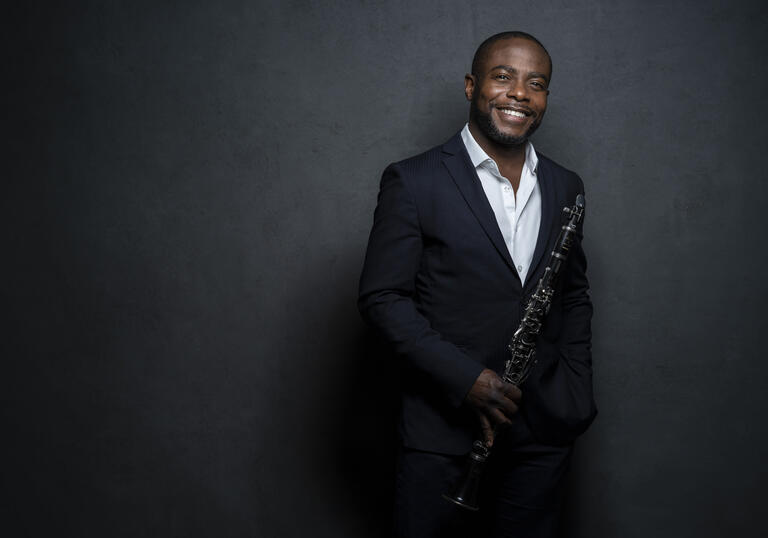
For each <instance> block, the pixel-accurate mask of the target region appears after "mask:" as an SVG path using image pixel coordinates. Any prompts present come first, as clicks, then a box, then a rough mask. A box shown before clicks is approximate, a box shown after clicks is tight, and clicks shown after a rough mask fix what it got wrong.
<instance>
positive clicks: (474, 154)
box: [461, 123, 539, 175]
mask: <svg viewBox="0 0 768 538" xmlns="http://www.w3.org/2000/svg"><path fill="white" fill-rule="evenodd" d="M461 139H462V140H463V141H464V146H466V148H467V153H469V160H471V161H472V166H474V167H475V168H478V167H479V166H480V165H482V164H483V163H485V162H492V163H494V164H496V163H495V161H494V160H493V159H491V157H489V156H488V154H487V153H486V152H485V151H484V150H483V148H481V147H480V144H478V143H477V141H476V140H475V137H474V136H472V133H470V132H469V124H468V123H467V124H466V125H464V128H463V129H462V130H461ZM538 164H539V158H538V156H537V155H536V151H535V150H534V149H533V144H531V141H530V140H527V141H526V142H525V166H526V167H527V168H528V170H529V171H530V172H531V174H533V175H536V167H537V166H538Z"/></svg>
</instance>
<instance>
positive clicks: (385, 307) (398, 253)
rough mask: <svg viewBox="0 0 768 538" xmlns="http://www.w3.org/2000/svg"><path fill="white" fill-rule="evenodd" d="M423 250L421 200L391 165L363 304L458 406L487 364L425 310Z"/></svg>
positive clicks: (363, 282) (373, 321)
mask: <svg viewBox="0 0 768 538" xmlns="http://www.w3.org/2000/svg"><path fill="white" fill-rule="evenodd" d="M422 254H423V242H422V230H421V226H420V224H419V214H418V209H417V205H416V203H415V201H414V198H413V196H412V195H411V193H410V192H409V190H408V186H407V185H406V182H405V181H404V178H403V175H402V172H401V171H400V170H399V167H398V166H397V165H390V166H389V167H387V169H386V170H385V171H384V174H383V176H382V179H381V186H380V190H379V197H378V203H377V206H376V211H375V213H374V218H373V228H372V229H371V234H370V238H369V240H368V249H367V252H366V256H365V263H364V265H363V272H362V275H361V277H360V290H359V298H358V308H359V309H360V313H361V314H362V316H363V318H364V319H365V320H366V321H367V322H368V323H369V324H370V325H372V326H373V327H375V328H376V329H378V330H379V331H380V332H381V333H382V334H383V336H384V338H385V339H386V340H387V341H388V342H389V343H390V344H391V345H392V347H393V348H394V350H395V352H396V353H397V354H398V355H400V356H402V357H403V358H404V359H405V360H406V361H407V362H408V363H409V364H410V365H411V366H412V367H414V368H415V369H417V370H419V371H421V372H423V373H425V374H426V375H427V376H429V378H430V379H432V380H433V381H434V382H435V383H436V384H437V385H438V386H439V387H440V388H441V389H442V391H443V393H444V394H445V395H446V396H447V398H448V400H449V401H450V403H451V404H452V405H453V406H455V407H458V406H459V405H461V403H462V402H463V400H464V397H465V396H466V394H467V392H469V389H470V388H471V387H472V385H473V383H474V382H475V380H476V379H477V377H478V376H479V375H480V372H481V371H482V370H483V366H482V365H481V364H480V363H478V362H476V361H474V360H473V359H471V358H470V357H468V356H467V355H466V354H465V353H463V352H462V351H461V350H460V349H458V348H457V347H456V346H455V345H453V344H452V343H450V342H448V341H446V340H444V339H443V338H442V337H441V335H440V334H438V333H437V332H436V331H435V330H433V329H432V327H431V326H430V323H429V321H428V320H427V319H426V318H425V317H424V316H423V315H422V314H421V312H419V309H418V308H417V304H416V300H415V299H416V295H415V294H416V276H417V273H418V271H419V268H420V267H421V262H422Z"/></svg>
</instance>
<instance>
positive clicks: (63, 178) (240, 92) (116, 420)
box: [0, 0, 768, 538]
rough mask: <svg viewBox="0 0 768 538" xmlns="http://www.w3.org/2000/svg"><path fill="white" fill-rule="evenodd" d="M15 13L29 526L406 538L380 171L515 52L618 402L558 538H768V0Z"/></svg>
mask: <svg viewBox="0 0 768 538" xmlns="http://www.w3.org/2000/svg"><path fill="white" fill-rule="evenodd" d="M52 4H53V3H52ZM5 21H6V25H7V26H9V27H10V28H9V31H7V32H4V36H3V37H2V39H3V40H4V45H5V46H4V47H3V56H4V59H5V61H4V62H3V65H4V71H5V74H6V77H4V78H6V83H5V84H4V85H3V87H2V92H3V95H4V97H5V98H4V99H3V104H4V108H5V112H4V114H3V117H4V121H3V124H4V127H5V129H4V132H5V136H4V139H5V140H4V143H3V155H4V158H3V163H4V172H3V194H2V197H0V199H1V201H0V203H1V204H2V219H3V225H2V226H1V227H0V241H1V243H0V244H2V250H3V263H2V268H1V269H0V271H1V273H0V274H1V275H2V278H1V279H0V291H1V293H2V301H3V310H4V311H5V314H6V315H5V317H6V321H5V323H4V324H3V328H4V330H3V335H2V338H1V339H0V351H1V352H2V357H3V364H4V370H5V371H4V373H3V375H2V380H3V383H2V400H3V405H2V408H3V413H4V415H5V420H4V424H6V427H5V428H4V429H5V430H6V433H5V435H4V439H5V441H4V445H5V447H4V448H5V449H6V451H7V454H8V455H7V456H6V458H5V460H4V465H3V473H2V475H3V480H2V482H3V486H4V487H5V489H6V491H7V493H8V494H10V495H11V497H6V498H10V499H11V500H10V502H6V503H4V504H3V507H2V511H3V526H4V527H6V528H10V529H17V530H18V531H19V532H18V533H17V534H15V535H18V536H50V535H53V533H54V532H56V534H57V535H64V536H78V537H80V536H269V537H283V536H285V537H293V536H307V535H311V536H317V537H325V536H328V537H334V538H339V537H360V536H373V537H378V536H386V535H387V530H386V529H387V524H388V517H389V513H390V506H389V504H388V499H389V495H390V488H391V483H390V480H391V471H392V465H393V461H392V447H393V431H394V428H393V423H392V417H393V410H394V407H393V397H392V392H393V387H394V386H395V385H396V380H395V379H394V377H393V374H392V368H391V364H389V362H388V361H387V360H386V355H384V354H382V353H381V352H380V351H379V350H378V349H377V348H378V346H377V342H376V341H375V339H374V338H373V337H372V336H371V335H370V334H369V333H368V331H367V330H366V329H365V328H364V327H363V325H362V322H361V321H360V320H359V317H358V314H357V311H356V308H355V298H356V286H357V277H358V275H359V270H360V266H361V263H362V257H363V254H364V248H365V242H366V239H367V234H368V230H369V227H370V224H371V219H372V211H373V207H374V204H375V196H376V192H377V188H378V180H379V175H380V173H381V171H382V170H383V168H384V167H385V165H386V164H387V163H389V162H391V161H393V160H399V159H402V158H404V157H406V156H409V155H412V154H414V153H417V152H419V151H422V150H425V149H427V148H429V147H431V146H433V145H435V144H438V143H441V142H443V141H444V140H446V139H447V138H448V137H449V136H450V135H451V134H452V133H454V132H455V131H457V130H458V129H460V128H461V126H462V125H463V122H464V121H465V118H466V115H467V103H466V102H465V101H464V97H463V91H462V88H463V75H464V73H465V72H466V70H467V69H468V66H469V63H470V60H471V56H472V53H473V51H474V48H475V47H476V46H477V45H478V44H479V42H480V41H481V40H482V39H483V38H485V37H487V36H488V35H490V34H492V33H495V32H497V31H502V30H507V29H522V30H525V31H528V32H530V33H533V34H534V35H536V36H537V37H538V38H539V39H541V41H542V42H543V43H544V44H545V45H546V46H547V48H548V49H549V51H550V53H551V54H552V57H553V59H554V76H553V85H552V94H551V96H550V105H549V110H548V113H547V117H546V119H545V121H544V125H543V127H542V128H541V129H540V130H539V132H538V133H537V134H536V136H535V139H534V143H535V144H536V147H537V148H538V149H539V150H541V151H543V152H544V153H546V154H547V155H549V156H551V157H553V158H554V159H555V160H557V161H558V162H560V163H562V164H563V165H565V166H567V167H569V168H571V169H574V170H576V171H577V172H579V174H580V175H581V176H582V177H583V178H584V180H585V183H586V188H587V196H588V201H589V203H588V208H589V214H588V216H587V221H586V238H585V248H586V250H587V253H588V256H589V260H590V278H591V282H592V287H593V299H594V303H595V311H596V314H595V321H594V333H595V341H594V358H595V371H596V377H595V383H596V392H597V399H598V405H599V407H600V411H601V412H600V415H599V417H598V419H597V421H596V422H595V424H594V425H593V427H592V428H591V430H590V431H589V432H588V433H587V434H586V435H585V437H584V438H583V439H582V440H581V442H580V444H579V446H578V450H577V457H576V462H575V469H574V473H573V480H572V484H571V490H572V493H573V495H572V498H571V502H570V505H569V508H568V520H569V527H570V530H571V535H572V536H573V537H589V538H600V537H604V538H614V537H617V536H621V537H622V538H631V537H643V538H645V537H648V536H659V537H674V538H680V537H686V536H696V537H697V538H706V537H716V536H717V537H719V536H722V535H724V534H726V533H727V534H732V535H734V536H741V537H750V536H761V535H763V534H762V533H763V532H764V529H765V524H764V516H763V514H762V511H761V510H762V505H763V501H762V499H763V498H764V497H763V496H764V494H765V490H766V486H767V485H768V468H767V467H766V465H765V463H764V454H765V453H766V451H768V435H767V432H766V428H765V426H764V420H763V418H762V411H763V410H764V409H765V408H766V405H768V396H766V391H765V387H766V382H767V381H768V379H766V378H767V377H768V365H767V364H766V361H765V351H764V350H763V346H762V345H761V340H762V336H763V334H762V331H763V330H765V329H766V314H765V306H764V303H765V300H766V299H768V285H767V284H766V279H765V278H764V271H765V269H764V265H765V261H766V253H765V245H764V243H765V241H764V240H761V239H760V238H761V237H764V235H765V234H764V233H763V232H762V228H763V227H764V224H763V223H764V221H765V211H764V209H765V207H766V202H768V196H767V195H768V187H767V186H766V182H765V179H766V172H765V170H766V169H768V162H766V160H767V159H766V151H765V148H764V146H765V134H764V132H765V125H766V124H767V123H768V110H767V109H766V106H765V104H764V96H765V95H766V92H767V91H768V73H767V72H766V64H765V62H764V56H765V54H766V52H768V32H767V31H766V28H767V24H766V22H767V21H768V10H766V8H765V7H764V4H763V3H760V2H741V3H739V2H737V3H731V4H729V5H728V6H727V7H726V5H725V3H724V2H715V1H711V0H704V1H698V2H692V1H689V2H648V1H645V2H640V1H636V2H627V1H623V2H559V1H553V0H547V1H540V2H493V3H492V2H485V1H482V2H457V1H453V0H450V1H439V2H438V1H435V2H420V3H411V2H361V1H359V2H334V3H331V2H328V3H326V4H325V5H324V4H322V3H315V2H305V1H293V2H282V3H278V2H216V3H207V2H194V3H189V2H184V3H182V2H177V3H165V4H162V3H161V4H155V3H146V5H143V6H139V5H137V4H136V3H130V2H108V3H107V2H92V3H77V5H73V3H68V5H67V6H62V5H60V4H58V3H56V5H43V4H39V3H38V4H35V3H28V4H26V7H24V8H16V11H15V12H14V11H8V12H6V17H5Z"/></svg>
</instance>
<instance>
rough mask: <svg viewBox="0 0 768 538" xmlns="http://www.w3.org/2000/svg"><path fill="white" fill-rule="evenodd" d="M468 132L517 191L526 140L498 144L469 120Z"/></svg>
mask: <svg viewBox="0 0 768 538" xmlns="http://www.w3.org/2000/svg"><path fill="white" fill-rule="evenodd" d="M469 132H470V133H471V134H472V138H474V139H475V141H476V142H477V144H478V145H479V146H480V147H481V148H483V151H485V152H486V153H487V154H488V156H489V157H490V158H491V159H493V160H494V161H495V162H496V165H497V166H498V167H499V172H501V175H503V176H504V177H505V178H507V179H508V180H509V182H510V183H511V184H512V188H513V189H514V190H515V192H517V187H518V185H519V184H520V174H521V172H522V171H523V166H524V165H525V147H526V145H527V141H526V142H523V143H522V144H515V145H512V146H508V145H505V144H499V143H498V142H495V141H493V140H491V139H490V138H488V137H486V136H485V135H484V134H483V132H482V131H481V130H480V128H479V127H477V125H475V124H474V123H473V122H471V121H470V122H469Z"/></svg>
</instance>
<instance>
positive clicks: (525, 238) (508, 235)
mask: <svg viewBox="0 0 768 538" xmlns="http://www.w3.org/2000/svg"><path fill="white" fill-rule="evenodd" d="M461 139H462V140H463V141H464V145H465V146H466V148H467V153H469V158H470V160H471V161H472V164H473V165H474V167H475V171H477V176H478V177H479V178H480V183H481V184H482V186H483V191H485V196H486V197H487V198H488V202H489V203H490V204H491V208H492V209H493V213H494V215H495V216H496V222H497V224H498V225H499V230H501V235H502V236H503V237H504V242H505V243H506V245H507V250H509V255H510V256H512V261H513V262H514V263H515V268H516V269H517V275H518V277H520V282H522V283H524V282H525V277H526V275H527V274H528V270H529V269H530V267H531V260H532V259H533V251H534V249H535V248H536V240H537V238H538V236H539V226H540V225H541V189H540V188H539V182H538V181H537V180H536V167H537V165H538V164H539V159H538V157H537V156H536V152H535V151H534V150H533V144H531V142H530V141H528V142H526V145H525V164H524V165H523V172H522V174H521V175H520V185H519V187H518V188H517V196H515V193H514V191H513V190H512V185H511V184H510V182H509V180H507V179H506V178H505V177H504V176H502V175H501V172H499V167H498V165H497V164H496V162H495V161H494V160H493V159H491V158H490V157H489V156H488V154H487V153H486V152H485V151H483V148H481V147H480V145H479V144H478V143H477V141H476V140H475V139H474V137H473V136H472V133H470V132H469V124H467V125H465V126H464V129H462V131H461Z"/></svg>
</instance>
